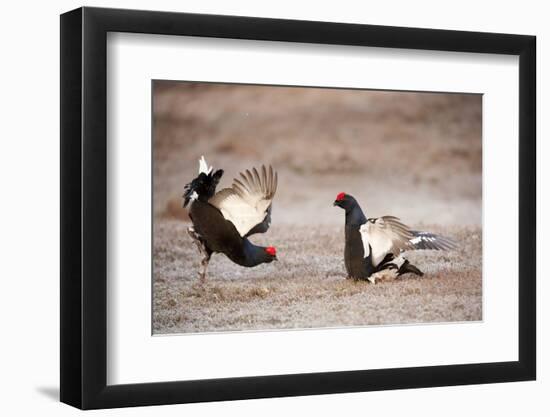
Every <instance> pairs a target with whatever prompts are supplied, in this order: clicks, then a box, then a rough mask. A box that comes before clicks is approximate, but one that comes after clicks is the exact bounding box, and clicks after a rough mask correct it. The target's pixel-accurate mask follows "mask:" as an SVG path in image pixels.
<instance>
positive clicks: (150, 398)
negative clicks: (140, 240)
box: [60, 7, 536, 409]
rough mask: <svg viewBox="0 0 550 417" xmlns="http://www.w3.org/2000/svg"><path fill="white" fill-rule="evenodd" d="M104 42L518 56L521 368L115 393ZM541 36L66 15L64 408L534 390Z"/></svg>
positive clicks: (291, 378)
mask: <svg viewBox="0 0 550 417" xmlns="http://www.w3.org/2000/svg"><path fill="white" fill-rule="evenodd" d="M108 32H131V33H147V34H162V35H174V36H178V35H185V36H198V37H214V38H234V39H253V40H265V41H285V42H305V43H317V44H332V45H356V46H371V47H382V48H402V49H420V50H439V51H456V52H475V53H490V54H507V55H517V56H519V103H518V109H519V110H518V111H519V132H518V138H519V155H518V158H519V293H518V297H519V329H518V332H519V360H518V361H513V362H495V363H477V364H467V365H460V364H450V365H445V366H428V367H412V368H398V369H377V370H357V371H343V372H327V373H310V374H292V375H273V376H257V377H239V378H224V379H209V380H199V381H174V382H162V383H142V384H131V385H111V386H110V385H107V383H106V381H107V379H106V375H107V370H106V368H107V340H106V329H107V311H106V310H107V308H106V307H107V304H106V299H107V254H106V244H107V180H108V178H107V134H106V126H107V111H106V93H107V87H106V85H107V83H106V81H107V73H106V44H107V42H106V40H107V33H108ZM535 51H536V38H535V37H534V36H525V35H510V34H495V33H480V32H462V31H449V30H432V29H416V28H404V27H388V26H372V25H358V24H341V23H325V22H312V21H293V20H279V19H265V18H251V17H236V16H217V15H200V14H186V13H171V12H153V11H137V10H119V9H102V8H88V7H85V8H80V9H77V10H73V11H70V12H67V13H65V14H63V15H61V53H60V56H61V92H60V93H61V231H60V232H61V309H60V315H61V353H60V354H61V358H60V359H61V382H60V383H61V401H62V402H64V403H67V404H70V405H73V406H75V407H78V408H82V409H94V408H111V407H124V406H142V405H156V404H174V403H190V402H201V401H219V400H238V399H251V398H265V397H282V396H299V395H313V394H328V393H344V392H357V391H376V390H388V389H402V388H420V387H434V386H449V385H464V384H482V383H496V382H507V381H525V380H534V379H535V378H536V262H535V261H536V259H535V258H536V138H535V136H536V131H535V122H536V120H535V117H536V116H535V108H536V91H535V86H536V81H535V80H536V77H535V75H536V73H535V67H536V64H535V63H536V55H535V54H536V52H535Z"/></svg>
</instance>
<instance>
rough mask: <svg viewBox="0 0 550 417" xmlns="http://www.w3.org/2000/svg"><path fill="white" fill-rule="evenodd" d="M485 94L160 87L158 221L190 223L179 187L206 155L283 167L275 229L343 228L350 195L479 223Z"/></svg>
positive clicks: (376, 205)
mask: <svg viewBox="0 0 550 417" xmlns="http://www.w3.org/2000/svg"><path fill="white" fill-rule="evenodd" d="M481 100H482V99H481V95H473V94H442V93H433V94H432V93H415V92H386V91H367V90H342V89H327V88H293V87H272V86H256V85H232V84H207V83H188V82H169V81H155V83H154V105H153V110H154V214H155V217H156V218H159V219H162V218H165V219H170V218H173V219H182V220H185V219H186V216H187V214H186V211H185V210H183V209H182V208H181V195H182V193H183V187H184V185H185V184H186V183H187V182H189V181H190V180H192V179H193V178H194V177H195V176H196V173H197V169H198V163H197V161H198V159H199V158H200V156H201V155H204V156H205V157H206V159H207V161H208V162H209V164H211V165H213V166H214V167H215V168H223V169H224V170H225V175H224V177H223V179H222V183H221V186H222V187H223V186H228V185H230V183H231V180H232V178H233V177H234V176H236V175H237V174H238V172H240V171H242V170H244V169H247V168H250V167H252V166H260V165H261V164H266V165H267V164H271V165H273V167H274V168H276V170H277V171H278V172H279V188H278V191H277V196H276V199H275V201H274V212H273V224H274V225H277V224H279V222H280V224H288V223H295V222H312V221H313V222H315V223H319V224H334V223H337V224H341V223H342V222H343V219H342V216H341V213H338V212H335V210H334V209H333V207H332V201H333V200H334V197H335V196H336V194H337V193H338V192H341V191H344V192H346V193H349V194H352V195H354V196H355V197H356V198H357V199H358V200H359V202H360V204H361V205H362V207H363V209H365V211H366V215H367V216H369V217H378V216H381V215H385V214H393V215H395V216H397V217H400V218H402V220H403V221H404V222H405V223H407V224H419V223H428V224H442V225H480V224H481V195H482V176H481V170H482V143H481Z"/></svg>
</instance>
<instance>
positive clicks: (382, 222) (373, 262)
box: [334, 193, 456, 283]
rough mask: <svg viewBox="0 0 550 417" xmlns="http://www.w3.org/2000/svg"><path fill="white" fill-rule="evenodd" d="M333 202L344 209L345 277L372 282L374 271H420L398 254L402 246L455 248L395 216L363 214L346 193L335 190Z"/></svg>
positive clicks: (418, 272)
mask: <svg viewBox="0 0 550 417" xmlns="http://www.w3.org/2000/svg"><path fill="white" fill-rule="evenodd" d="M334 206H338V207H341V208H342V209H344V210H345V212H346V224H345V248H344V262H345V265H346V271H347V273H348V277H349V278H354V279H367V280H369V281H370V282H372V283H375V282H376V279H377V275H379V274H377V273H378V272H382V271H384V273H385V274H384V275H386V274H387V273H390V274H391V275H393V277H398V276H400V275H403V274H406V273H408V272H410V273H413V274H416V275H420V276H421V275H423V273H422V271H420V270H419V269H418V268H417V267H416V266H414V265H412V264H411V263H410V262H409V261H408V260H406V259H405V258H403V257H402V256H401V255H400V254H401V252H403V251H405V250H415V249H435V250H448V249H454V248H456V245H455V243H454V242H453V241H452V240H451V239H448V238H446V237H443V236H438V235H436V234H433V233H428V232H420V231H416V230H411V229H410V228H409V227H408V226H406V225H404V224H403V223H401V222H400V220H399V219H398V218H397V217H394V216H383V217H378V218H367V217H366V216H365V214H364V213H363V210H361V207H360V206H359V203H357V200H356V199H355V198H353V197H352V196H351V195H349V194H346V193H339V194H338V195H337V196H336V200H335V201H334Z"/></svg>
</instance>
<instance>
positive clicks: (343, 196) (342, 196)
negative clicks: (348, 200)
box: [336, 193, 346, 201]
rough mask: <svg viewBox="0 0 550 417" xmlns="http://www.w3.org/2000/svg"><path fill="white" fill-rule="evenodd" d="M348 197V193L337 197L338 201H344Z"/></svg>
mask: <svg viewBox="0 0 550 417" xmlns="http://www.w3.org/2000/svg"><path fill="white" fill-rule="evenodd" d="M345 197H346V193H340V194H338V195H337V196H336V201H342V200H343V199H344V198H345Z"/></svg>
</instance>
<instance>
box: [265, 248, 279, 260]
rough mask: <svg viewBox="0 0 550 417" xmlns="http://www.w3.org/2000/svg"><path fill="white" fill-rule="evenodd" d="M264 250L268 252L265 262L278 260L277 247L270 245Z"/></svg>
mask: <svg viewBox="0 0 550 417" xmlns="http://www.w3.org/2000/svg"><path fill="white" fill-rule="evenodd" d="M264 252H265V254H266V257H265V262H267V263H269V262H273V261H277V249H275V247H274V246H268V247H267V248H264Z"/></svg>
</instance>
